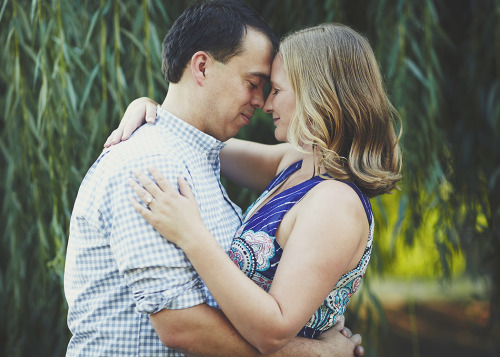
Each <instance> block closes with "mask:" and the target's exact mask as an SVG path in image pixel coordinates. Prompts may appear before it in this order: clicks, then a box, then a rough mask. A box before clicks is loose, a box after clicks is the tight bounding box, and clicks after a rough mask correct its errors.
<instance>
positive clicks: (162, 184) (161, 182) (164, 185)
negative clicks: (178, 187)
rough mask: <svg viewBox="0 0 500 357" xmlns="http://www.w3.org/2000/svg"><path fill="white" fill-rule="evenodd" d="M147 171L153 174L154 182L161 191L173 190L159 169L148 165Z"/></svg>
mask: <svg viewBox="0 0 500 357" xmlns="http://www.w3.org/2000/svg"><path fill="white" fill-rule="evenodd" d="M148 172H149V173H150V174H151V176H153V179H154V180H155V181H156V184H157V185H158V187H159V188H160V189H161V190H162V191H163V192H172V191H175V189H174V188H173V187H172V185H171V184H170V182H168V180H167V178H166V177H165V176H163V174H162V173H161V172H160V170H158V169H157V168H156V167H148Z"/></svg>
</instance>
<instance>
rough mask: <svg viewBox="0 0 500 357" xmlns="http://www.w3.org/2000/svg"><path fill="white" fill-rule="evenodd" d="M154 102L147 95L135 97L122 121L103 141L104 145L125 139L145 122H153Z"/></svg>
mask: <svg viewBox="0 0 500 357" xmlns="http://www.w3.org/2000/svg"><path fill="white" fill-rule="evenodd" d="M157 105H158V103H156V102H155V101H154V100H152V99H149V98H147V97H142V98H137V99H136V100H134V101H133V102H132V103H130V104H129V106H128V107H127V110H126V111H125V114H124V115H123V118H122V121H121V122H120V125H119V126H118V128H117V129H115V130H114V131H113V132H112V133H111V135H110V136H109V137H108V139H107V140H106V142H105V143H104V147H106V148H107V147H110V146H111V145H114V144H118V143H119V142H120V141H123V140H127V139H128V138H130V135H132V133H133V132H134V131H135V130H136V129H137V128H139V127H140V126H141V125H142V124H144V123H145V122H148V123H151V124H153V123H154V122H155V120H156V106H157Z"/></svg>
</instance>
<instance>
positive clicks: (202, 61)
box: [191, 51, 213, 86]
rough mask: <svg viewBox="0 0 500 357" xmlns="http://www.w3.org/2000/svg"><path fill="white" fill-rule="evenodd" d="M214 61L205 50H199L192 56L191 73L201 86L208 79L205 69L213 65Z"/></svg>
mask: <svg viewBox="0 0 500 357" xmlns="http://www.w3.org/2000/svg"><path fill="white" fill-rule="evenodd" d="M212 62H213V59H212V57H210V55H209V54H208V53H206V52H205V51H198V52H196V53H195V54H194V55H193V57H191V74H192V75H193V78H194V79H195V80H196V83H197V84H198V85H199V86H203V82H204V81H205V79H206V76H205V71H206V70H207V68H208V67H210V66H211V65H212Z"/></svg>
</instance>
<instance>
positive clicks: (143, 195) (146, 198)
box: [128, 178, 154, 208]
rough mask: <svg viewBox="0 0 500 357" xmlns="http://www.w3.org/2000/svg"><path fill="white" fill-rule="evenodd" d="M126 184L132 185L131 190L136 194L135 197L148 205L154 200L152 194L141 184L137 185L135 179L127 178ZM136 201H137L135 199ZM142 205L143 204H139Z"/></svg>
mask: <svg viewBox="0 0 500 357" xmlns="http://www.w3.org/2000/svg"><path fill="white" fill-rule="evenodd" d="M128 184H129V185H130V187H132V190H134V192H135V193H136V194H137V197H139V199H140V200H141V201H142V202H144V203H145V204H146V206H148V207H149V205H150V204H151V202H153V200H154V196H153V195H152V194H151V193H149V192H148V191H147V190H145V189H144V188H143V187H142V186H141V185H139V184H138V183H137V182H136V181H134V180H132V179H131V178H129V179H128ZM136 202H137V201H136ZM141 207H143V206H141ZM143 208H144V207H143Z"/></svg>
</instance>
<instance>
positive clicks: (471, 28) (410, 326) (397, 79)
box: [0, 0, 500, 356]
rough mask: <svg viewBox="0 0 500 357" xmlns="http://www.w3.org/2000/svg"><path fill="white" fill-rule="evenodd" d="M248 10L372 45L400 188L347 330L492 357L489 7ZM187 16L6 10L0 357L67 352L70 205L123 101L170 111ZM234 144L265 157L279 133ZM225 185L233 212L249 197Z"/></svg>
mask: <svg viewBox="0 0 500 357" xmlns="http://www.w3.org/2000/svg"><path fill="white" fill-rule="evenodd" d="M247 2H248V3H249V4H250V5H252V6H253V7H254V8H255V9H256V10H258V11H259V12H260V13H261V14H262V16H263V17H264V18H265V19H266V20H267V21H268V22H269V23H270V25H271V26H272V27H273V28H274V29H275V31H276V32H277V33H278V35H279V36H283V35H284V34H286V33H288V32H289V31H292V30H294V29H297V28H301V27H304V26H308V25H315V24H318V23H321V22H332V21H334V22H342V23H344V24H347V25H349V26H351V27H353V28H354V29H356V30H358V31H360V32H362V33H363V34H365V35H366V36H367V37H368V39H369V40H370V42H371V44H372V46H373V48H374V50H375V53H376V56H377V59H378V60H379V63H380V66H381V69H382V72H383V75H384V78H385V81H386V86H387V90H388V93H389V95H390V98H391V100H392V101H393V103H394V104H395V106H396V107H397V109H398V110H399V112H400V114H401V116H402V118H403V128H404V136H403V138H402V143H403V146H404V157H405V161H404V180H403V182H402V184H401V191H400V192H397V193H395V194H392V195H386V196H384V197H380V198H376V199H374V200H372V203H373V205H374V209H375V215H376V220H377V222H376V234H375V245H374V255H373V258H372V262H371V264H370V268H369V271H368V273H367V277H366V279H365V284H364V286H363V288H362V289H361V290H360V292H359V293H358V294H357V295H358V296H357V297H356V298H354V299H353V301H352V302H351V304H350V310H349V314H348V317H347V321H348V322H347V324H348V325H349V326H350V327H352V329H353V330H355V331H356V332H361V333H362V334H363V338H364V345H365V347H366V348H367V355H369V356H376V355H378V356H382V355H383V356H396V355H405V356H439V355H443V354H445V353H446V355H454V356H462V355H463V356H475V355H481V356H498V355H499V353H500V348H499V340H500V332H499V331H500V329H499V315H500V310H499V308H500V293H499V292H500V290H499V289H500V94H499V91H500V88H499V73H500V0H476V1H475V0H456V1H451V0H450V1H447V0H420V1H417V0H387V1H386V0H380V1H375V0H373V1H367V0H325V1H319V0H307V1H306V0H304V1H292V0H290V1H288V0H274V1H273V0H268V1H257V0H249V1H247ZM190 3H192V1H180V0H179V1H166V0H164V1H160V0H142V1H137V0H126V1H117V0H100V1H98V0H94V1H61V0H48V1H41V0H32V1H28V0H8V1H5V0H4V1H3V2H2V3H1V5H0V6H1V7H0V43H3V46H4V49H3V50H2V51H1V53H0V94H1V95H0V112H1V113H2V116H1V118H0V135H1V137H0V170H1V171H0V175H1V177H0V196H1V197H2V199H3V202H2V207H1V210H2V211H1V222H0V234H1V236H0V239H1V246H0V248H1V249H0V291H1V294H0V306H1V309H0V311H1V312H0V321H1V324H0V355H2V356H62V355H64V352H65V348H66V344H67V341H68V338H69V332H68V329H67V327H66V320H65V319H66V303H65V299H64V295H63V289H62V281H63V269H64V258H65V249H66V244H67V239H68V235H67V232H68V224H69V217H70V215H71V210H72V205H73V201H74V199H75V197H76V192H77V190H78V187H79V185H80V182H81V180H82V179H83V176H84V175H85V172H86V171H87V169H88V168H89V167H90V165H91V164H92V162H93V161H94V160H95V159H96V158H97V156H98V155H99V152H100V151H101V149H102V144H103V143H104V140H105V138H106V137H107V136H108V135H109V133H110V132H111V130H112V129H114V128H115V127H116V126H117V125H118V123H119V120H120V118H121V115H122V114H123V112H124V110H125V108H126V106H127V104H128V103H129V102H130V101H132V100H133V99H135V98H137V97H139V96H150V97H152V98H154V99H156V101H159V102H161V101H163V98H164V95H165V93H166V90H167V83H166V82H165V80H164V79H163V76H162V74H161V71H160V62H161V59H160V50H161V41H162V39H163V37H164V35H165V34H166V32H167V31H168V29H169V27H170V26H171V24H172V22H173V21H174V20H175V18H176V17H177V16H178V15H179V14H180V13H181V12H182V10H183V9H185V8H186V7H187V6H188V5H189V4H190ZM200 30H202V29H200ZM239 135H240V137H242V138H248V139H253V140H257V141H261V142H267V143H272V142H274V137H273V124H272V121H271V120H269V118H267V117H266V116H265V115H262V113H261V112H260V113H258V114H257V116H256V117H255V118H254V119H253V120H252V124H251V125H250V126H249V127H246V128H245V129H244V130H242V131H241V132H240V134H239ZM226 184H227V188H228V191H229V192H230V195H231V196H232V197H233V199H234V200H235V201H236V202H237V203H238V204H240V205H241V206H242V207H243V208H245V206H246V205H247V204H248V203H249V202H250V201H251V200H252V199H253V198H254V197H255V196H254V194H253V193H250V192H248V191H244V190H241V189H239V188H237V187H234V186H233V185H231V184H230V183H226Z"/></svg>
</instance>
